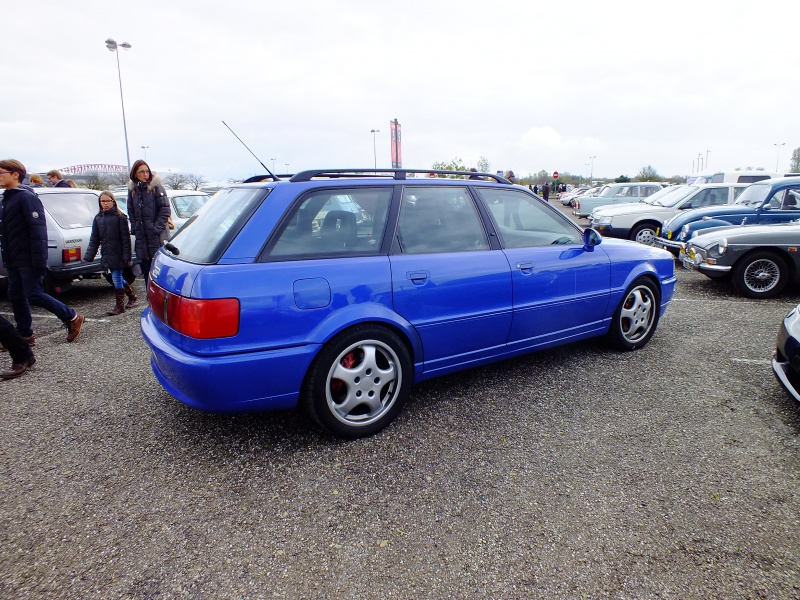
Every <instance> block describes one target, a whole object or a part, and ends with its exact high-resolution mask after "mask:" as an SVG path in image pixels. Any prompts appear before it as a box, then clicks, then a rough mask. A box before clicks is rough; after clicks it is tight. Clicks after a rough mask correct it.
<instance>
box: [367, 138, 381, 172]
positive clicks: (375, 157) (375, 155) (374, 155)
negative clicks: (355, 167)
mask: <svg viewBox="0 0 800 600" xmlns="http://www.w3.org/2000/svg"><path fill="white" fill-rule="evenodd" d="M380 131H381V130H380V129H370V130H369V132H370V133H371V134H372V162H373V165H372V166H373V168H375V169H377V168H378V150H377V149H376V146H375V134H376V133H380Z"/></svg>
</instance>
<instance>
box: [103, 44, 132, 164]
mask: <svg viewBox="0 0 800 600" xmlns="http://www.w3.org/2000/svg"><path fill="white" fill-rule="evenodd" d="M106 48H108V50H109V52H114V53H115V54H116V55H117V77H119V101H120V103H122V129H123V130H124V131H125V155H126V156H127V157H128V171H130V170H131V152H130V150H128V125H127V123H126V122H125V100H124V98H123V97H122V72H121V71H120V70H119V48H124V49H125V50H130V48H131V45H130V44H129V43H128V42H122V43H121V44H117V42H115V41H114V40H113V39H111V38H108V39H107V40H106Z"/></svg>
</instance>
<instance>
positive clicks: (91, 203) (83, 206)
mask: <svg viewBox="0 0 800 600" xmlns="http://www.w3.org/2000/svg"><path fill="white" fill-rule="evenodd" d="M39 199H40V200H41V201H42V204H44V207H45V208H46V209H47V212H48V213H50V216H51V217H53V218H54V219H55V221H56V223H58V226H59V227H61V229H77V228H79V227H91V226H92V221H93V220H94V216H95V215H96V214H97V213H98V212H99V210H100V206H99V205H98V203H97V194H41V195H40V196H39Z"/></svg>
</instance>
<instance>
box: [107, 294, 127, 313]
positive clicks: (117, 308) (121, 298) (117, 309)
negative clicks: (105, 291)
mask: <svg viewBox="0 0 800 600" xmlns="http://www.w3.org/2000/svg"><path fill="white" fill-rule="evenodd" d="M114 292H115V293H116V295H117V303H116V304H115V305H114V308H112V309H111V310H108V311H106V314H107V315H121V314H122V313H124V312H125V304H124V302H125V290H114Z"/></svg>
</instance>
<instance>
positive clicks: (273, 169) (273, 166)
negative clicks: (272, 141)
mask: <svg viewBox="0 0 800 600" xmlns="http://www.w3.org/2000/svg"><path fill="white" fill-rule="evenodd" d="M270 160H271V161H272V172H273V173H274V172H275V159H274V158H270Z"/></svg>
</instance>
